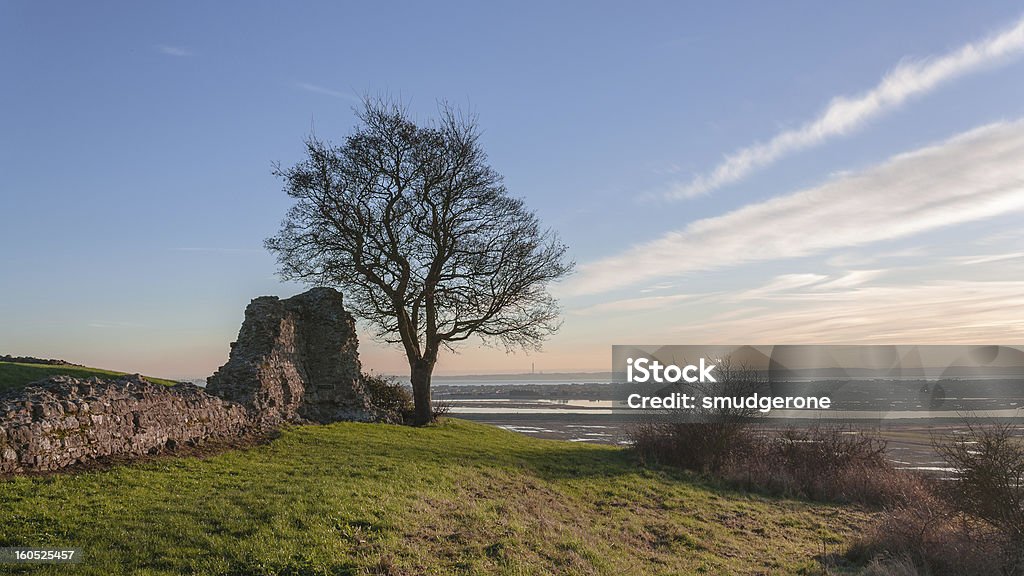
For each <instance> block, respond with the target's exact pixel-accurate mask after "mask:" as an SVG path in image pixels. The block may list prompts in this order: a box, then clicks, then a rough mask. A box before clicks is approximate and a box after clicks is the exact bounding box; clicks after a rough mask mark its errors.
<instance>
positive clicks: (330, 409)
mask: <svg viewBox="0 0 1024 576" xmlns="http://www.w3.org/2000/svg"><path fill="white" fill-rule="evenodd" d="M358 347H359V341H358V339H357V338H356V330H355V320H354V319H353V318H352V315H351V314H349V313H348V312H346V311H345V308H344V306H343V305H342V295H341V293H340V292H338V291H337V290H333V289H331V288H314V289H312V290H310V291H308V292H304V293H302V294H299V295H298V296H293V297H291V298H288V299H286V300H281V299H278V298H276V297H273V296H263V297H260V298H256V299H255V300H253V301H252V302H251V303H250V304H249V306H248V307H247V308H246V309H245V321H244V322H243V323H242V328H241V330H239V332H238V341H237V342H234V343H232V344H231V356H230V358H229V359H228V362H227V364H225V365H223V366H221V368H220V369H219V370H217V372H216V373H215V374H214V375H213V376H211V377H210V378H208V379H207V390H208V391H209V392H210V393H211V394H216V395H218V396H220V397H222V398H226V399H229V400H232V401H234V402H238V403H240V404H242V405H244V406H246V407H248V408H249V409H250V411H251V413H252V415H253V418H256V419H258V420H260V421H262V422H264V423H266V424H268V425H273V424H277V423H280V422H297V421H298V422H301V421H313V422H335V421H338V420H359V421H376V420H388V419H389V418H390V417H389V415H386V414H381V413H380V411H379V410H376V409H375V408H374V406H373V403H372V401H371V399H370V398H369V397H368V396H367V394H366V390H365V389H364V386H363V380H362V370H361V367H360V364H359V352H358Z"/></svg>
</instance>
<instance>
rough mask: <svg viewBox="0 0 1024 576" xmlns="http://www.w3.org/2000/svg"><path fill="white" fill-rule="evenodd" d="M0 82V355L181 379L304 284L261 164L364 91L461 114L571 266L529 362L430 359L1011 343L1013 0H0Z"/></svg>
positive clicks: (1016, 311) (1023, 113) (449, 366)
mask: <svg viewBox="0 0 1024 576" xmlns="http://www.w3.org/2000/svg"><path fill="white" fill-rule="evenodd" d="M0 70H2V72H3V90H2V91H0V103H2V106H0V247H2V252H0V259H2V266H0V354H14V355H32V356H42V357H56V358H63V359H66V360H69V361H73V362H78V363H83V364H87V365H92V366H100V367H105V368H110V369H118V370H124V371H130V372H142V373H145V374H150V375H154V376H165V377H172V378H199V377H204V376H206V375H209V374H211V373H212V372H213V371H214V370H215V369H216V368H217V367H218V366H219V365H220V364H222V363H224V362H225V361H226V359H227V356H228V352H229V347H228V345H229V342H231V341H232V340H234V339H235V336H236V335H237V332H238V328H239V326H240V324H241V321H242V315H243V310H244V308H245V305H246V304H247V303H248V302H249V300H251V299H252V298H255V297H257V296H261V295H277V296H281V297H288V296H291V295H293V294H296V293H298V292H301V291H303V290H304V289H305V288H306V287H305V286H302V285H299V284H295V283H289V282H282V281H280V280H279V279H278V277H277V276H276V272H277V266H276V263H275V260H274V258H273V256H272V255H271V254H269V253H268V252H267V251H266V250H265V249H264V248H263V240H264V239H265V238H267V237H269V236H272V235H273V234H274V233H276V232H277V230H278V227H279V224H280V222H281V220H282V218H283V217H284V214H285V211H286V210H287V209H288V207H289V205H290V200H289V198H288V197H287V196H286V195H285V194H284V192H283V191H282V183H281V182H280V181H279V180H277V179H276V178H275V177H274V176H273V175H272V174H271V170H272V167H273V165H274V163H275V162H280V163H281V165H284V166H288V165H291V164H294V163H295V162H297V161H299V160H301V159H302V155H303V152H304V150H303V139H304V138H305V137H307V136H308V135H310V134H311V133H315V134H316V135H317V136H319V137H321V138H324V139H327V140H333V141H335V142H340V141H341V140H343V139H344V137H345V136H346V135H347V134H348V133H350V131H351V130H352V129H353V128H354V127H355V126H356V122H357V121H356V118H355V116H354V114H353V107H354V106H356V105H357V104H358V102H359V98H360V97H361V96H363V95H367V94H369V95H388V96H391V97H394V98H397V99H400V100H401V101H402V102H404V103H405V104H406V105H407V106H408V109H409V111H410V113H411V114H412V115H413V116H414V117H415V118H416V119H417V120H420V121H424V122H425V121H429V119H431V118H432V117H434V116H436V114H437V110H438V102H439V101H447V102H449V103H451V104H452V105H454V106H456V107H458V108H460V109H462V110H464V111H467V112H471V113H473V114H476V115H477V117H478V120H479V124H480V126H481V128H482V130H483V136H482V145H483V147H484V149H485V150H486V151H487V153H488V155H489V161H490V163H491V165H492V166H493V167H494V168H495V169H496V170H497V171H498V172H499V173H501V174H502V175H503V176H504V178H505V184H506V186H507V188H508V190H509V192H510V194H512V195H514V196H516V197H520V198H523V199H524V200H525V202H526V204H527V206H529V207H530V208H531V209H532V210H534V211H535V212H536V213H537V215H538V216H539V218H540V220H541V221H542V222H543V223H544V224H545V225H547V226H550V227H551V228H553V229H554V230H556V231H557V232H558V233H559V235H560V236H561V238H562V240H563V241H564V242H565V243H566V244H567V245H568V246H569V253H570V256H571V257H572V258H573V259H574V260H575V261H576V262H577V269H576V272H575V274H573V275H572V276H571V277H569V278H568V279H566V280H565V281H563V282H560V283H558V284H557V285H555V286H553V287H552V288H551V290H552V292H553V293H554V294H555V295H556V296H557V297H558V298H559V300H560V302H561V305H562V309H563V321H564V323H563V326H562V329H561V330H560V332H559V333H558V334H557V335H555V336H554V337H552V338H551V339H550V340H549V341H548V342H547V344H546V345H545V347H544V351H543V352H532V353H530V354H524V353H522V352H520V353H517V354H507V353H506V352H505V351H504V350H503V349H494V348H487V347H482V346H480V345H478V344H477V343H475V342H472V341H470V342H469V343H467V344H466V345H463V346H461V347H460V348H459V350H458V353H457V354H449V355H446V356H443V357H442V358H441V359H440V362H439V364H438V367H437V369H436V374H438V375H444V374H482V373H510V372H528V371H530V370H531V367H535V369H536V370H538V371H544V372H561V371H604V370H609V369H610V366H611V346H612V345H613V344H794V343H801V344H828V343H848V344H858V343H863V344H882V343H891V344H928V343H946V344H954V343H978V344H982V343H984V344H1020V343H1022V342H1024V226H1021V223H1022V222H1024V218H1022V217H1024V8H1021V7H1020V5H1019V4H1018V3H1013V2H971V3H942V5H940V4H939V3H934V2H900V3H893V2H883V1H868V2H858V3H831V2H829V3H824V2H814V1H802V2H798V1H793V2H784V3H766V2H753V1H751V2H716V3H696V2H693V3H680V2H629V3H626V2H617V3H613V2H559V3H551V2H508V3H474V2H432V3H416V2H374V3H367V2H358V3H357V2H296V3H290V4H288V5H285V4H282V3H277V2H273V3H272V2H244V3H242V2H236V3H231V2H217V3H200V2H180V3H160V4H157V3H132V2H95V3H79V2H65V3H55V2H29V1H24V2H12V1H7V0H0ZM360 334H361V344H360V355H361V358H362V361H363V364H364V368H366V369H367V370H373V371H375V372H381V373H389V374H402V373H404V372H406V371H407V369H408V367H407V364H405V360H404V357H403V355H402V354H401V352H400V351H399V350H397V349H395V348H389V347H387V346H385V345H383V344H380V343H376V342H374V341H373V339H372V338H371V336H370V332H369V330H368V329H367V327H366V326H362V325H360Z"/></svg>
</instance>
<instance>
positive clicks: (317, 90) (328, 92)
mask: <svg viewBox="0 0 1024 576" xmlns="http://www.w3.org/2000/svg"><path fill="white" fill-rule="evenodd" d="M295 87H296V88H299V89H300V90H305V91H306V92H312V93H314V94H323V95H324V96H332V97H334V98H344V99H345V100H351V101H353V102H359V101H360V100H359V98H358V97H356V95H355V94H352V93H350V92H342V91H340V90H332V89H330V88H326V87H324V86H320V85H319V84H310V83H309V82H299V83H297V84H296V85H295Z"/></svg>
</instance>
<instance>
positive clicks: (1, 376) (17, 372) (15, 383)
mask: <svg viewBox="0 0 1024 576" xmlns="http://www.w3.org/2000/svg"><path fill="white" fill-rule="evenodd" d="M124 374H125V373H124V372H113V371H111V370H101V369H99V368H86V367H84V366H67V365H61V364H20V363H15V362H0V392H3V391H5V390H10V389H12V388H21V387H23V386H25V385H26V384H29V383H32V382H35V381H36V380H42V379H43V378H47V377H49V376H57V375H64V376H74V377H75V378H89V377H90V376H98V377H100V378H111V377H117V376H124ZM146 379H147V380H149V381H150V382H153V383H155V384H163V385H165V386H173V385H174V384H175V382H173V381H171V380H164V379H162V378H150V377H149V376H146Z"/></svg>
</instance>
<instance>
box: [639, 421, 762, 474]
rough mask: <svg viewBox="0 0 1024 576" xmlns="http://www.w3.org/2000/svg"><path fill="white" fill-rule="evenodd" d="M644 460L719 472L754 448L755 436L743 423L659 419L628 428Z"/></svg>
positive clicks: (698, 470)
mask: <svg viewBox="0 0 1024 576" xmlns="http://www.w3.org/2000/svg"><path fill="white" fill-rule="evenodd" d="M627 433H628V435H629V439H630V441H631V443H632V445H633V450H634V451H635V452H636V453H637V454H638V455H639V456H640V457H641V459H642V460H644V461H650V462H653V463H656V464H664V465H668V466H675V467H678V468H683V469H686V470H694V471H697V472H706V473H717V472H719V471H720V470H721V469H722V468H724V467H725V466H726V464H727V463H729V462H731V461H732V460H735V459H736V458H737V457H738V456H739V455H740V454H744V453H747V452H749V451H750V450H751V446H750V445H751V444H752V443H753V442H754V440H755V437H754V435H753V434H752V433H751V429H750V425H749V424H746V423H743V422H735V421H732V422H658V423H647V424H640V425H637V426H633V427H631V428H630V429H629V430H628V431H627Z"/></svg>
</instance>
